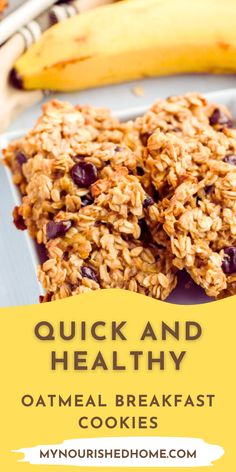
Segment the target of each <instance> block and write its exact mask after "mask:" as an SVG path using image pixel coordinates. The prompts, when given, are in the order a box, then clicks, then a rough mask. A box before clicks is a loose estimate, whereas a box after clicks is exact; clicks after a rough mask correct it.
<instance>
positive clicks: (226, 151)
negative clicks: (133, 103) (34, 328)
mask: <svg viewBox="0 0 236 472" xmlns="http://www.w3.org/2000/svg"><path fill="white" fill-rule="evenodd" d="M4 155H5V163H6V164H7V165H8V166H9V167H10V169H11V171H12V174H13V181H14V183H15V184H16V185H17V186H18V187H19V189H20V192H21V195H22V203H21V205H20V206H19V207H16V208H15V209H14V212H13V216H14V221H15V225H16V226H17V228H19V229H26V228H27V229H28V230H29V232H30V235H31V236H32V237H33V238H34V239H35V240H36V242H37V243H38V244H42V245H43V247H44V249H45V255H46V256H45V261H44V262H43V263H42V264H41V265H40V267H39V272H38V274H39V280H40V282H41V284H42V286H43V287H44V289H45V295H44V296H42V301H49V300H56V299H60V298H64V297H67V296H71V295H77V294H80V293H83V292H87V291H90V290H97V289H106V288H122V289H127V290H132V291H134V292H138V293H142V294H144V295H147V296H151V297H154V298H159V299H162V300H164V299H166V298H167V297H168V295H169V294H170V293H171V291H172V290H173V289H174V288H175V286H176V283H177V275H178V271H180V270H182V269H185V270H186V271H187V272H188V273H189V274H190V276H191V277H192V279H193V280H194V281H195V282H196V283H197V284H198V285H200V286H201V287H202V288H203V289H204V290H205V292H206V294H207V295H209V296H212V297H216V298H221V297H225V296H229V295H234V294H235V293H236V130H234V129H233V121H232V118H231V116H230V113H229V111H228V110H227V109H225V108H224V107H222V106H218V105H212V104H209V103H207V101H206V100H205V98H203V97H202V96H200V95H198V94H195V93H192V94H187V95H185V96H182V97H170V98H168V99H166V100H158V101H157V102H156V103H155V104H154V105H153V106H152V108H151V109H150V110H148V111H147V113H145V114H144V115H143V116H140V117H138V118H137V119H136V120H134V121H129V122H126V123H121V122H119V120H117V119H116V118H114V117H113V116H112V115H111V114H110V112H109V111H107V110H104V109H95V108H93V107H90V106H77V107H74V106H72V105H70V104H68V103H61V102H59V101H56V100H53V101H52V102H50V103H48V104H47V105H45V106H44V107H43V113H42V116H41V117H40V118H39V120H38V122H37V124H36V126H35V127H34V128H33V129H32V130H31V131H29V132H28V133H27V135H26V136H25V137H23V138H21V139H20V140H18V141H16V142H13V143H11V144H10V145H9V147H8V148H7V149H6V150H5V152H4Z"/></svg>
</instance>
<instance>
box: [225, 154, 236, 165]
mask: <svg viewBox="0 0 236 472" xmlns="http://www.w3.org/2000/svg"><path fill="white" fill-rule="evenodd" d="M223 161H224V162H226V163H227V164H230V165H231V166H236V155H235V154H228V155H227V156H225V157H224V159H223Z"/></svg>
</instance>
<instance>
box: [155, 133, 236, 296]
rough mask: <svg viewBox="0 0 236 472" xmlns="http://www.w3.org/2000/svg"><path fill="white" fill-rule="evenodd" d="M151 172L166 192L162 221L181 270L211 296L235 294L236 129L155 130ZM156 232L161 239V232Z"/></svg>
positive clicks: (161, 192)
mask: <svg viewBox="0 0 236 472" xmlns="http://www.w3.org/2000/svg"><path fill="white" fill-rule="evenodd" d="M146 170H147V173H149V178H150V179H151V181H152V184H153V185H154V186H155V188H156V190H157V191H158V192H159V195H160V196H161V198H160V201H159V203H158V205H157V206H158V210H159V212H160V213H159V215H158V217H157V223H159V224H161V225H162V227H163V229H164V231H165V233H166V234H167V237H168V238H170V241H168V239H167V244H169V248H170V250H171V252H172V253H173V255H174V256H175V259H174V261H173V263H174V264H175V265H176V267H178V268H179V269H183V268H185V269H186V270H187V271H188V272H189V274H190V275H191V277H192V278H193V279H194V281H195V282H196V283H197V284H199V285H201V286H202V287H203V288H204V289H205V291H206V293H207V294H208V295H209V296H214V297H217V296H222V294H226V293H227V291H229V293H231V292H232V293H233V290H234V289H235V284H234V282H235V280H236V264H235V262H236V131H235V130H231V129H225V130H223V131H217V130H215V129H212V127H205V128H204V129H203V130H202V133H200V134H199V135H198V134H196V135H195V136H194V137H191V138H190V137H181V138H180V137H177V136H173V135H171V134H169V133H167V134H166V135H164V134H163V133H154V134H153V135H152V136H151V137H150V138H149V140H148V145H147V159H146ZM156 228H158V224H157V226H156V227H155V226H154V230H153V231H152V236H153V238H154V239H155V240H156V241H159V238H160V234H161V233H160V231H157V232H156V234H155V231H156Z"/></svg>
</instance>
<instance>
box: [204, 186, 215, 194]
mask: <svg viewBox="0 0 236 472" xmlns="http://www.w3.org/2000/svg"><path fill="white" fill-rule="evenodd" d="M213 190H214V185H207V186H206V187H205V193H206V194H207V195H209V193H211V192H212V191H213Z"/></svg>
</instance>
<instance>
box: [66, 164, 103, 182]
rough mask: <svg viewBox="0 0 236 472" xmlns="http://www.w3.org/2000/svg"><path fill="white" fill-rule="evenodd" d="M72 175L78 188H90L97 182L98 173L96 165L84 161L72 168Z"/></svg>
mask: <svg viewBox="0 0 236 472" xmlns="http://www.w3.org/2000/svg"><path fill="white" fill-rule="evenodd" d="M70 175H71V177H72V179H73V181H74V182H75V184H76V185H78V187H83V188H88V187H90V185H92V184H93V183H94V182H96V180H97V178H98V171H97V168H96V167H95V165H94V164H91V163H90V162H83V161H82V162H78V164H75V165H74V166H73V167H72V169H71V171H70Z"/></svg>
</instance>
